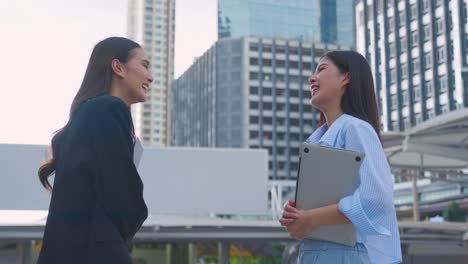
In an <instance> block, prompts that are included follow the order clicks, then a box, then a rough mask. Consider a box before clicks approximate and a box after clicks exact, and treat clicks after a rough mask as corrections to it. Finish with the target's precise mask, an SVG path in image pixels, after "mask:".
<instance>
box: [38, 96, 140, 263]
mask: <svg viewBox="0 0 468 264" xmlns="http://www.w3.org/2000/svg"><path fill="white" fill-rule="evenodd" d="M132 129H133V125H132V118H131V115H130V111H129V109H128V107H127V106H126V105H125V104H124V102H123V101H122V100H120V99H119V98H117V97H114V96H110V95H101V96H98V97H96V98H93V99H91V100H89V101H87V102H84V103H83V104H82V105H81V106H80V107H79V108H78V110H77V112H76V113H75V115H74V116H73V118H72V119H71V120H70V121H69V123H68V124H67V128H66V130H65V132H64V133H63V134H61V135H60V136H59V137H58V138H57V139H56V141H55V142H53V143H52V144H54V143H56V142H58V143H60V151H59V153H58V155H57V170H56V173H55V178H54V184H53V191H52V197H51V201H50V207H49V215H48V217H47V223H46V227H45V233H44V238H43V245H42V249H41V252H40V255H39V260H38V263H40V264H49V263H50V264H55V263H58V264H64V263H67V264H68V263H70V264H74V263H77V264H78V263H79V264H83V263H93V264H94V263H96V264H97V263H99V264H101V263H112V264H119V263H131V258H130V253H129V250H128V246H127V245H129V244H130V242H131V240H132V238H133V236H134V235H135V233H136V232H137V231H138V229H140V227H141V225H142V224H143V222H144V220H145V219H146V218H147V216H148V209H147V207H146V204H145V202H144V200H143V183H142V182H141V179H140V176H139V175H138V172H137V170H136V168H135V165H134V163H133V137H132V134H133V132H132V131H133V130H132Z"/></svg>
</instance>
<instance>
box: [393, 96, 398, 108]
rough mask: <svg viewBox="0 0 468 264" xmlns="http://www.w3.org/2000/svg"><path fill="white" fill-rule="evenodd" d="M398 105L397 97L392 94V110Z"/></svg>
mask: <svg viewBox="0 0 468 264" xmlns="http://www.w3.org/2000/svg"><path fill="white" fill-rule="evenodd" d="M397 106H398V98H397V96H396V94H394V95H392V110H396V109H397Z"/></svg>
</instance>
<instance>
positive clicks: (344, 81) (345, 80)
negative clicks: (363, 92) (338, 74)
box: [341, 72, 350, 87]
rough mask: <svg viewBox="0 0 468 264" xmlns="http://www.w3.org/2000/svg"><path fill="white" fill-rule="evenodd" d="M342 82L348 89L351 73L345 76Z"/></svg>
mask: <svg viewBox="0 0 468 264" xmlns="http://www.w3.org/2000/svg"><path fill="white" fill-rule="evenodd" d="M341 82H342V87H348V85H349V82H350V78H349V72H347V73H345V74H343V79H342V80H341Z"/></svg>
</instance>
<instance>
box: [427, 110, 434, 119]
mask: <svg viewBox="0 0 468 264" xmlns="http://www.w3.org/2000/svg"><path fill="white" fill-rule="evenodd" d="M427 117H428V118H429V119H431V118H434V117H435V111H434V109H428V110H427Z"/></svg>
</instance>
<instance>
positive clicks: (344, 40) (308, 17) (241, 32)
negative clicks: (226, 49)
mask: <svg viewBox="0 0 468 264" xmlns="http://www.w3.org/2000/svg"><path fill="white" fill-rule="evenodd" d="M243 36H263V37H273V38H287V39H297V40H309V41H315V42H321V43H334V44H340V45H348V46H354V0H312V1H311V0H296V1H281V0H241V1H239V0H218V38H219V39H222V38H237V37H243Z"/></svg>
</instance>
